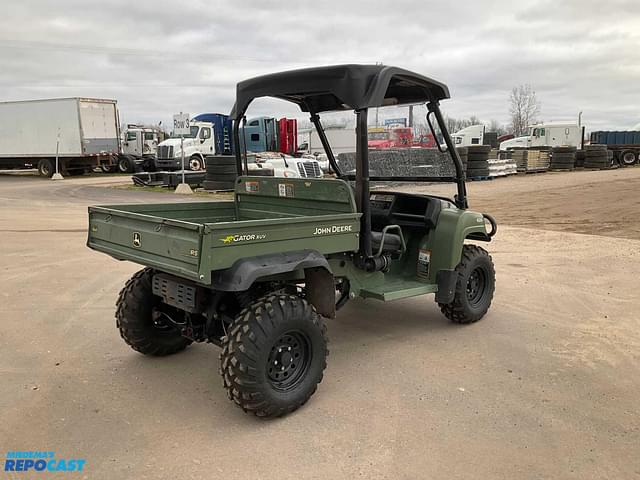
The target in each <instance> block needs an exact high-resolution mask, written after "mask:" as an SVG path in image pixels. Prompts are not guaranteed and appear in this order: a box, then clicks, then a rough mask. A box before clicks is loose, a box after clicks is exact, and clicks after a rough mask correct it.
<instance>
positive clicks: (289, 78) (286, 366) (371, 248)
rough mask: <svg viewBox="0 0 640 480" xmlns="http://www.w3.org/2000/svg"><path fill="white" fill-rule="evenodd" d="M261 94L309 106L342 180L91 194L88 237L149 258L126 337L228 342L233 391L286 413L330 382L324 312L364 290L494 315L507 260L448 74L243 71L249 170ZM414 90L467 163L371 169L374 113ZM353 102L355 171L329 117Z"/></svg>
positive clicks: (124, 301) (158, 342) (267, 410)
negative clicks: (470, 168)
mask: <svg viewBox="0 0 640 480" xmlns="http://www.w3.org/2000/svg"><path fill="white" fill-rule="evenodd" d="M259 97H276V98H279V99H284V100H287V101H290V102H293V103H295V104H297V105H298V106H299V107H300V109H301V110H302V111H304V112H308V113H309V114H310V119H311V122H312V123H313V125H314V126H315V128H316V130H317V132H318V136H319V138H320V140H321V142H322V145H323V147H324V150H325V153H326V155H327V157H328V159H329V162H330V163H331V166H332V168H333V170H334V172H335V173H336V176H337V178H327V179H315V178H314V179H290V178H273V177H271V178H269V177H250V176H242V175H241V176H239V177H238V179H237V181H236V183H235V190H234V199H233V201H227V202H201V203H191V202H182V203H172V204H155V205H154V204H150V205H149V204H146V205H113V206H98V207H90V208H89V238H88V245H89V247H90V248H93V249H95V250H98V251H100V252H104V253H107V254H109V255H111V256H112V257H114V258H116V259H118V260H129V261H132V262H136V263H139V264H141V265H144V266H145V268H144V269H143V270H140V271H139V272H138V273H136V274H135V275H134V276H133V277H132V278H131V279H130V280H129V281H128V282H127V283H126V285H125V286H124V288H123V289H122V291H121V292H120V295H119V297H118V300H117V310H116V324H117V327H118V329H119V330H120V334H121V336H122V338H123V339H124V340H125V342H126V343H127V344H129V345H130V346H131V347H132V348H133V349H134V350H137V351H138V352H141V353H143V354H147V355H170V354H173V353H177V352H179V351H181V350H184V349H185V348H186V347H187V346H188V345H189V344H191V343H192V342H211V343H214V344H216V345H219V346H221V347H222V352H221V354H220V374H221V375H222V378H223V384H224V387H225V388H226V390H227V392H228V395H229V398H231V399H232V400H233V401H234V402H235V403H237V404H238V405H239V406H240V407H241V408H242V409H243V410H244V411H245V412H250V413H253V414H255V415H258V416H263V417H274V416H280V415H284V414H286V413H289V412H292V411H294V410H296V409H297V408H299V407H300V406H301V405H303V404H304V403H305V402H306V401H307V400H308V399H309V397H311V395H312V394H313V393H314V392H315V390H316V387H317V385H318V384H319V382H320V381H321V380H322V374H323V371H324V369H325V366H326V358H327V354H328V350H327V336H326V328H325V321H324V319H325V318H334V317H335V316H336V311H337V310H338V309H340V307H342V306H343V305H344V304H345V303H346V302H347V301H348V300H350V299H354V298H362V299H371V300H377V301H383V302H386V301H391V300H397V299H401V298H407V297H412V296H418V295H426V294H435V301H436V302H437V303H438V304H439V306H440V309H441V310H442V313H444V315H445V316H446V317H448V318H449V319H450V320H451V321H453V322H456V323H471V322H475V321H477V320H479V319H480V318H482V317H483V316H484V315H485V313H486V312H487V310H488V309H489V306H490V304H491V300H492V297H493V293H494V285H495V273H494V267H493V263H492V260H491V257H490V256H489V255H488V253H487V252H486V251H485V250H484V249H482V248H480V247H478V246H476V245H467V244H465V241H466V240H479V241H484V242H488V241H490V240H491V237H492V236H493V235H494V234H495V232H496V224H495V222H494V220H493V219H492V218H491V217H490V216H489V215H486V214H481V213H476V212H472V211H470V210H469V209H468V205H467V194H466V190H465V177H464V173H463V168H462V164H461V162H460V159H459V157H458V155H457V153H456V150H455V148H454V146H453V144H452V142H451V139H450V137H449V134H448V132H447V127H446V125H445V122H444V121H443V118H442V114H441V112H440V108H439V102H440V101H441V100H443V99H446V98H449V90H448V88H447V87H446V85H444V84H442V83H439V82H437V81H435V80H432V79H430V78H427V77H424V76H422V75H419V74H417V73H413V72H410V71H407V70H403V69H400V68H395V67H389V66H382V65H340V66H329V67H320V68H309V69H303V70H294V71H288V72H283V73H276V74H272V75H265V76H261V77H257V78H253V79H250V80H246V81H243V82H241V83H239V84H238V86H237V97H236V103H235V106H234V108H233V111H232V112H231V116H232V118H233V120H234V125H235V127H234V132H233V133H234V142H235V147H236V148H235V151H236V154H235V155H236V165H237V170H238V172H245V173H246V172H247V160H246V153H243V152H242V149H241V148H240V126H241V124H242V120H243V118H244V115H245V111H246V110H247V107H248V106H249V104H250V103H251V102H252V101H253V100H254V99H256V98H259ZM403 104H426V106H427V108H428V112H429V113H428V115H427V121H428V123H429V125H430V127H431V130H432V132H433V133H434V134H435V131H434V126H433V125H434V120H435V122H436V123H437V125H438V127H439V129H440V132H441V134H442V135H443V138H444V141H445V143H446V147H447V151H448V153H449V154H450V157H451V162H452V163H453V166H454V170H455V175H454V176H449V177H391V176H386V177H381V176H379V177H370V176H369V160H368V151H367V113H368V111H369V109H371V108H376V107H380V106H384V105H403ZM340 110H352V111H354V112H355V115H356V141H357V145H356V162H355V163H356V168H355V175H354V176H353V177H350V176H348V175H345V174H344V173H343V172H341V170H340V167H339V165H338V164H337V162H336V159H335V158H334V156H333V154H332V151H331V147H330V145H329V143H328V141H327V137H326V135H325V134H324V130H323V128H322V125H321V122H320V116H319V114H320V113H323V112H328V111H340ZM352 181H355V187H352V186H351V183H350V182H352ZM370 181H410V182H453V183H455V185H456V187H457V194H456V195H455V197H454V198H453V199H449V198H443V197H437V196H430V195H414V194H408V193H397V192H396V193H394V192H393V191H377V190H373V191H372V192H370V191H369V182H370ZM489 225H490V226H491V228H489Z"/></svg>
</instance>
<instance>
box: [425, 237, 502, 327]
mask: <svg viewBox="0 0 640 480" xmlns="http://www.w3.org/2000/svg"><path fill="white" fill-rule="evenodd" d="M456 272H457V273H458V279H457V281H456V290H455V296H454V298H453V302H451V303H448V304H444V303H440V304H438V305H439V306H440V310H441V311H442V313H443V314H444V315H445V316H446V317H447V318H448V319H449V320H451V321H452V322H455V323H473V322H477V321H478V320H480V319H481V318H482V317H484V315H485V314H486V313H487V310H489V307H490V306H491V300H492V299H493V292H494V291H495V286H496V273H495V269H494V266H493V260H492V259H491V256H490V255H489V253H488V252H487V251H486V250H485V249H484V248H481V247H478V246H476V245H464V246H463V247H462V258H461V260H460V263H459V264H458V266H457V267H456Z"/></svg>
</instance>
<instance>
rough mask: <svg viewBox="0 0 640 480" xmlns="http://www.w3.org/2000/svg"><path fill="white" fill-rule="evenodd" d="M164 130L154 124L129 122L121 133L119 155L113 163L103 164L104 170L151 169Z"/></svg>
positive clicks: (128, 170) (133, 170)
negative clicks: (109, 164)
mask: <svg viewBox="0 0 640 480" xmlns="http://www.w3.org/2000/svg"><path fill="white" fill-rule="evenodd" d="M164 136H165V134H164V132H163V131H162V130H161V129H160V128H158V127H156V126H145V125H136V124H129V125H127V126H126V127H125V128H124V129H123V130H122V134H121V144H120V155H118V159H117V161H116V164H115V165H112V166H103V167H102V170H103V171H104V172H113V171H117V172H120V173H133V172H135V171H140V170H147V171H149V170H153V169H154V165H155V156H156V152H157V150H158V145H159V144H160V142H162V141H163V140H164Z"/></svg>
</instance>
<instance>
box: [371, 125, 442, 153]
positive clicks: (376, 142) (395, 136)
mask: <svg viewBox="0 0 640 480" xmlns="http://www.w3.org/2000/svg"><path fill="white" fill-rule="evenodd" d="M369 138H371V140H369V142H368V145H369V148H378V149H382V148H410V147H413V146H414V140H413V129H412V128H411V127H396V128H392V129H390V130H387V131H385V132H370V133H369ZM434 145H435V142H434Z"/></svg>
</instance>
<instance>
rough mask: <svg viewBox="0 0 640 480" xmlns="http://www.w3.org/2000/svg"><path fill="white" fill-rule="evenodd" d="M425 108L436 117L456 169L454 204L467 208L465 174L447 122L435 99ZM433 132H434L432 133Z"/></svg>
mask: <svg viewBox="0 0 640 480" xmlns="http://www.w3.org/2000/svg"><path fill="white" fill-rule="evenodd" d="M427 108H428V109H429V112H433V114H434V115H435V117H436V121H437V122H438V127H440V132H441V133H442V138H443V139H444V143H445V144H446V145H447V150H448V152H449V156H450V157H451V160H452V161H453V166H454V167H455V170H456V185H457V186H458V194H457V195H456V205H457V206H458V208H462V209H466V208H469V204H468V202H467V187H466V185H465V183H464V180H465V176H464V170H463V168H462V161H461V160H460V156H459V155H458V151H457V150H456V147H455V146H454V145H453V142H452V141H451V137H450V136H449V131H448V130H447V124H446V123H445V121H444V118H443V117H442V112H441V111H440V104H439V102H438V101H437V100H432V101H431V102H429V103H428V104H427ZM434 134H435V133H434Z"/></svg>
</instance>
